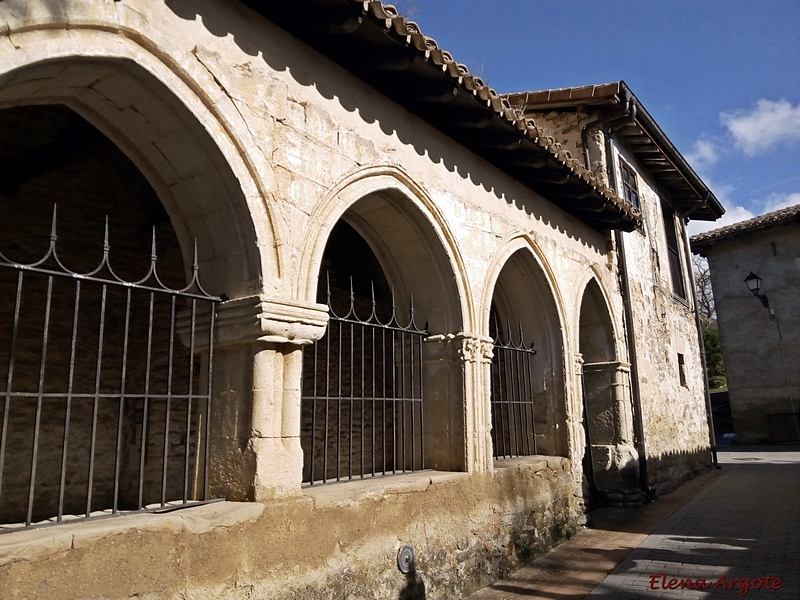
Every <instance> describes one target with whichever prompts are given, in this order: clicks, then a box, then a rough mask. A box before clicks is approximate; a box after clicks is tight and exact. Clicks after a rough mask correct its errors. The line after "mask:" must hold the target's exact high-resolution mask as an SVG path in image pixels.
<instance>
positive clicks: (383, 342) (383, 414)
mask: <svg viewBox="0 0 800 600" xmlns="http://www.w3.org/2000/svg"><path fill="white" fill-rule="evenodd" d="M381 391H382V392H383V402H381V423H382V425H381V450H382V451H383V462H382V463H381V464H382V465H383V474H384V475H386V330H385V329H382V330H381Z"/></svg>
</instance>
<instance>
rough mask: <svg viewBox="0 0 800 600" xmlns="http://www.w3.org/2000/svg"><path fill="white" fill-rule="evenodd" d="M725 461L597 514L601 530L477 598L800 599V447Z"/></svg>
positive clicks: (745, 453) (738, 453)
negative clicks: (660, 492)
mask: <svg viewBox="0 0 800 600" xmlns="http://www.w3.org/2000/svg"><path fill="white" fill-rule="evenodd" d="M719 461H720V463H722V464H723V465H724V468H723V470H722V471H713V470H712V471H711V472H710V473H706V474H705V475H703V476H701V477H698V478H697V479H695V480H693V481H690V482H688V483H686V484H684V485H682V486H680V488H678V490H676V491H675V492H673V493H672V494H668V495H667V496H664V497H662V498H659V499H658V501H656V502H655V503H653V504H650V505H647V506H645V507H643V508H641V509H603V510H601V511H598V513H597V519H596V521H597V523H596V525H595V528H593V529H588V530H586V531H583V532H581V533H579V534H578V535H576V536H575V537H574V538H573V539H572V540H570V541H568V542H566V543H564V544H562V545H561V546H558V547H557V548H555V549H554V550H553V551H551V552H549V553H548V554H546V555H545V556H543V557H541V558H539V559H537V560H535V561H534V562H533V563H531V564H529V565H527V566H526V567H523V568H522V569H520V570H519V571H517V572H516V573H514V574H512V575H511V576H510V577H509V578H508V579H506V580H504V581H499V582H497V583H496V584H494V585H493V586H490V587H488V588H485V589H483V590H481V591H479V592H477V593H476V594H473V595H472V596H470V600H518V599H522V598H544V599H550V600H580V599H582V598H587V599H589V600H657V599H661V598H666V599H672V598H681V599H691V600H695V599H698V600H699V599H706V598H710V599H715V600H716V599H730V600H735V599H737V598H745V599H746V600H800V447H798V446H790V447H785V446H784V447H759V448H751V449H747V448H729V449H726V450H724V451H722V450H721V451H720V453H719ZM722 577H724V578H725V579H724V581H723V580H722V579H721V578H722ZM777 578H780V580H781V581H780V588H778V587H777ZM651 579H652V584H651ZM698 579H705V583H706V584H707V587H705V588H702V587H701V588H698V589H689V588H688V586H687V585H686V583H684V587H683V588H681V587H680V581H681V580H684V582H685V581H686V580H691V582H692V584H693V585H694V584H695V583H696V582H697V580H698ZM672 580H675V581H672ZM734 580H735V581H734ZM743 580H744V581H743ZM702 584H703V582H702V581H701V582H700V585H701V586H702ZM714 584H717V585H716V587H714ZM670 586H674V587H675V589H664V588H665V587H666V588H669V587H670ZM723 587H724V589H723ZM767 588H769V589H767ZM587 594H588V595H587Z"/></svg>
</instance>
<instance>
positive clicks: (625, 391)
mask: <svg viewBox="0 0 800 600" xmlns="http://www.w3.org/2000/svg"><path fill="white" fill-rule="evenodd" d="M630 381H631V366H630V364H628V363H624V362H618V363H617V366H616V374H615V377H614V383H613V384H612V387H613V388H614V392H613V393H614V403H615V405H616V412H617V432H616V433H617V439H616V443H617V444H622V445H632V443H633V416H632V408H631V392H630V389H631V386H630Z"/></svg>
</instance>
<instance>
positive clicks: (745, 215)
mask: <svg viewBox="0 0 800 600" xmlns="http://www.w3.org/2000/svg"><path fill="white" fill-rule="evenodd" d="M705 182H706V185H708V187H709V189H711V190H713V192H714V196H716V197H717V200H719V201H720V204H722V206H724V207H725V214H724V215H722V218H720V219H717V220H716V221H692V220H690V221H689V224H688V225H687V227H686V230H687V232H688V233H689V235H690V236H692V235H697V234H698V233H703V232H705V231H711V230H712V229H719V228H720V227H725V226H726V225H731V224H733V223H738V222H739V221H746V220H747V219H752V218H753V217H755V216H756V215H755V214H754V213H753V212H752V211H751V210H749V209H747V208H745V207H744V206H741V205H739V204H734V202H733V201H732V200H731V199H730V197H731V195H732V194H733V193H734V191H735V190H736V187H735V186H734V185H731V184H725V183H721V184H715V183H713V182H712V181H711V180H709V179H708V178H706V179H705Z"/></svg>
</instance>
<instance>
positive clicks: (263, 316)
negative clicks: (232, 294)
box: [211, 296, 328, 501]
mask: <svg viewBox="0 0 800 600" xmlns="http://www.w3.org/2000/svg"><path fill="white" fill-rule="evenodd" d="M327 322H328V311H327V307H326V306H325V305H322V304H303V303H299V302H287V301H283V300H282V301H278V300H273V299H269V298H267V297H264V296H251V297H247V298H240V299H237V300H231V301H228V302H224V303H222V304H221V305H220V306H219V309H218V312H217V331H216V344H215V363H216V364H215V371H214V390H213V393H214V405H213V406H214V408H213V420H212V436H211V437H212V439H211V443H212V447H211V450H212V461H211V482H212V491H216V492H217V493H223V494H224V495H226V496H227V497H228V498H229V499H236V500H245V499H246V500H256V501H263V500H267V499H269V498H272V497H275V496H281V495H293V494H299V493H300V483H301V481H302V472H303V451H302V449H301V447H300V399H301V393H302V356H303V355H302V346H304V345H306V344H310V343H312V342H313V341H315V340H318V339H320V338H321V337H322V336H323V335H324V333H325V329H326V326H327Z"/></svg>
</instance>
